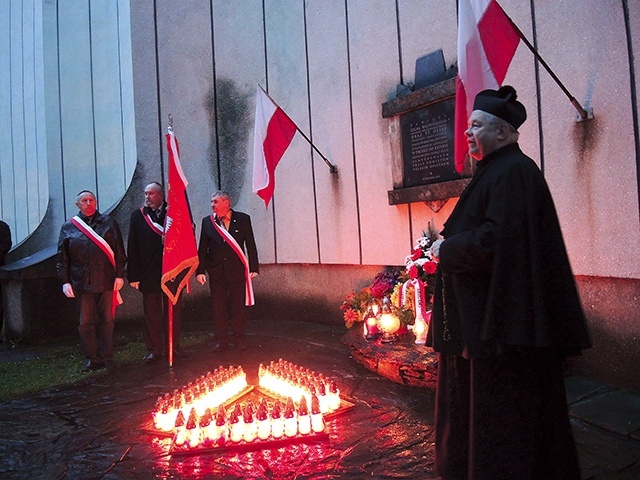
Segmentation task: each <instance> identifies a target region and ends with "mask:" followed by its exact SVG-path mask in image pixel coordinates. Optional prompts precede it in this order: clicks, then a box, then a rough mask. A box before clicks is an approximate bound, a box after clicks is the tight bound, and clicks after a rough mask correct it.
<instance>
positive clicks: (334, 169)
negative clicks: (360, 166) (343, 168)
mask: <svg viewBox="0 0 640 480" xmlns="http://www.w3.org/2000/svg"><path fill="white" fill-rule="evenodd" d="M296 130H298V132H299V133H300V135H302V137H303V138H304V139H305V140H306V141H307V142H309V145H311V146H312V147H313V149H314V150H315V151H316V152H318V155H320V158H322V160H324V163H326V164H327V165H328V167H329V171H330V172H331V173H338V167H336V166H335V165H334V164H332V163H331V162H330V161H329V160H328V159H327V157H325V156H324V155H323V154H322V152H321V151H320V150H318V148H317V147H316V146H315V145H314V144H313V143H311V140H309V137H307V136H306V135H305V134H304V132H303V131H302V130H300V127H298V125H296Z"/></svg>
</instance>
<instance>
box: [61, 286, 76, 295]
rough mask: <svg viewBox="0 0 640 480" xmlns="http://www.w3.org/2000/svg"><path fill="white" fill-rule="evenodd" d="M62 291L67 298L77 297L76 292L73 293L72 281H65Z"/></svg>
mask: <svg viewBox="0 0 640 480" xmlns="http://www.w3.org/2000/svg"><path fill="white" fill-rule="evenodd" d="M62 293H64V296H65V297H67V298H75V297H76V294H75V293H73V287H72V286H71V284H70V283H65V284H64V285H62Z"/></svg>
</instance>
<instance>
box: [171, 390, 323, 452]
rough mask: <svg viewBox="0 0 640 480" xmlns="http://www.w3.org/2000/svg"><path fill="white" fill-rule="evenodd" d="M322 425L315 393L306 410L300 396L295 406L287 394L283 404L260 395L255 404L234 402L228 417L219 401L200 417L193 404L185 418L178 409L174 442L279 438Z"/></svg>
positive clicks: (201, 444)
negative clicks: (214, 410)
mask: <svg viewBox="0 0 640 480" xmlns="http://www.w3.org/2000/svg"><path fill="white" fill-rule="evenodd" d="M324 429H325V423H324V418H323V415H322V413H321V412H320V403H319V401H318V397H317V396H315V395H314V396H313V397H312V403H311V410H310V411H309V408H308V406H307V401H306V398H305V397H304V396H303V397H301V400H300V403H299V404H298V406H297V407H296V406H295V405H294V403H293V399H292V398H291V397H289V398H288V399H287V401H286V404H284V405H283V403H282V402H281V401H280V400H275V402H273V404H271V405H269V404H268V403H267V401H266V399H264V398H262V400H260V403H259V404H258V406H257V408H256V407H255V404H254V403H253V402H252V401H251V400H249V401H247V402H245V403H243V404H240V403H236V404H235V407H234V408H233V409H232V410H231V413H230V414H229V416H228V417H227V415H226V412H225V408H224V406H222V405H220V406H218V410H217V412H216V414H215V416H214V415H213V414H212V413H211V410H210V409H209V408H207V409H206V410H205V413H204V415H203V416H202V417H198V415H197V414H196V411H195V408H192V409H191V412H190V413H189V418H188V419H185V417H184V416H183V415H182V411H180V412H178V416H177V418H176V424H175V431H174V445H175V446H176V447H178V448H180V447H182V448H189V449H192V448H198V447H208V446H213V445H217V446H221V445H227V444H229V443H230V442H233V443H238V442H241V441H244V442H247V443H251V442H253V441H255V440H256V439H260V440H269V439H280V438H287V437H295V436H297V435H298V434H301V435H309V434H311V432H314V433H320V432H322V431H324Z"/></svg>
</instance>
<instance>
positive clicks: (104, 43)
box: [90, 0, 128, 210]
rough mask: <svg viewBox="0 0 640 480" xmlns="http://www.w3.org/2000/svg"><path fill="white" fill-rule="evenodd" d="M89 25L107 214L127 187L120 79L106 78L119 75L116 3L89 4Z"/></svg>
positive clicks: (98, 162) (98, 155)
mask: <svg viewBox="0 0 640 480" xmlns="http://www.w3.org/2000/svg"><path fill="white" fill-rule="evenodd" d="M90 21H91V62H92V89H93V97H94V114H93V115H94V125H95V130H96V138H95V142H96V170H97V178H98V195H99V198H100V204H101V208H102V210H106V209H107V208H108V207H111V206H112V205H114V204H115V203H116V202H118V201H119V200H120V198H121V197H122V194H123V193H124V191H125V189H126V187H127V183H128V182H127V180H128V178H127V175H126V173H127V171H126V170H127V168H126V163H125V158H124V141H123V137H122V121H121V119H122V118H123V115H122V102H121V98H122V96H121V95H120V91H121V86H120V85H121V82H120V76H119V75H110V74H109V73H110V72H119V71H120V55H119V49H118V48H114V44H113V39H114V38H118V37H119V32H118V4H117V2H112V1H109V0H98V1H96V0H92V2H91V12H90ZM98 99H100V100H101V101H98Z"/></svg>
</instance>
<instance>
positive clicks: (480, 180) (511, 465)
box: [429, 86, 590, 480]
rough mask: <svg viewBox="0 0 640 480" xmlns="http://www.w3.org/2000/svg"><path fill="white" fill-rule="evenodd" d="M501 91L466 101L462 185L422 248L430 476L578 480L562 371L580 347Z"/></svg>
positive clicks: (565, 268) (539, 185) (579, 328)
mask: <svg viewBox="0 0 640 480" xmlns="http://www.w3.org/2000/svg"><path fill="white" fill-rule="evenodd" d="M516 98H517V94H516V91H515V90H514V89H513V87H510V86H504V87H501V88H500V89H499V90H497V91H496V90H485V91H483V92H480V93H479V94H478V95H477V97H476V98H475V103H474V111H473V112H472V114H471V117H470V118H469V126H468V128H467V130H466V132H465V135H466V136H467V142H468V146H469V155H470V156H471V157H472V158H473V159H474V160H476V161H477V165H476V170H475V173H474V175H473V178H472V180H471V182H470V183H469V185H468V186H467V188H466V189H465V191H464V192H463V193H462V195H461V196H460V199H459V201H458V203H457V205H456V207H455V208H454V210H453V212H452V213H451V216H450V217H449V219H448V220H447V221H446V222H445V224H444V229H443V230H442V237H443V240H438V241H436V242H434V245H433V247H432V252H433V254H434V255H435V256H436V257H438V259H439V267H438V274H437V281H436V292H435V296H434V309H433V316H432V325H431V329H430V335H429V336H430V339H429V342H430V344H431V345H432V346H433V348H434V350H435V351H436V352H438V353H439V355H438V358H439V360H438V384H437V393H436V415H435V416H436V454H435V455H436V459H435V466H436V473H437V474H438V475H439V476H440V477H441V478H442V479H445V480H457V479H466V480H467V479H473V480H483V479H486V480H500V479H517V480H534V479H535V480H542V479H544V480H554V479H556V480H574V479H575V480H579V479H580V470H579V465H578V458H577V454H576V448H575V443H574V439H573V435H572V432H571V427H570V424H569V415H568V410H567V403H566V397H565V387H564V380H563V365H564V360H565V359H566V357H567V356H570V355H576V354H579V353H580V351H581V350H582V349H584V348H588V347H590V340H589V335H588V332H587V328H586V322H585V318H584V313H583V311H582V307H581V303H580V299H579V296H578V292H577V289H576V286H575V280H574V277H573V274H572V271H571V266H570V264H569V259H568V256H567V252H566V249H565V245H564V241H563V238H562V232H561V230H560V225H559V222H558V217H557V214H556V210H555V206H554V204H553V200H552V198H551V194H550V192H549V188H548V186H547V183H546V181H545V179H544V177H543V175H542V173H541V171H540V169H539V168H538V166H537V165H536V163H535V162H534V161H533V160H532V159H531V158H529V157H527V156H526V155H525V154H524V153H522V151H521V150H520V147H519V146H518V135H519V134H518V131H517V129H518V128H519V127H520V125H522V123H523V122H524V121H525V119H526V116H527V114H526V110H525V107H524V106H523V105H522V104H521V103H520V102H518V101H517V99H516Z"/></svg>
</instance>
